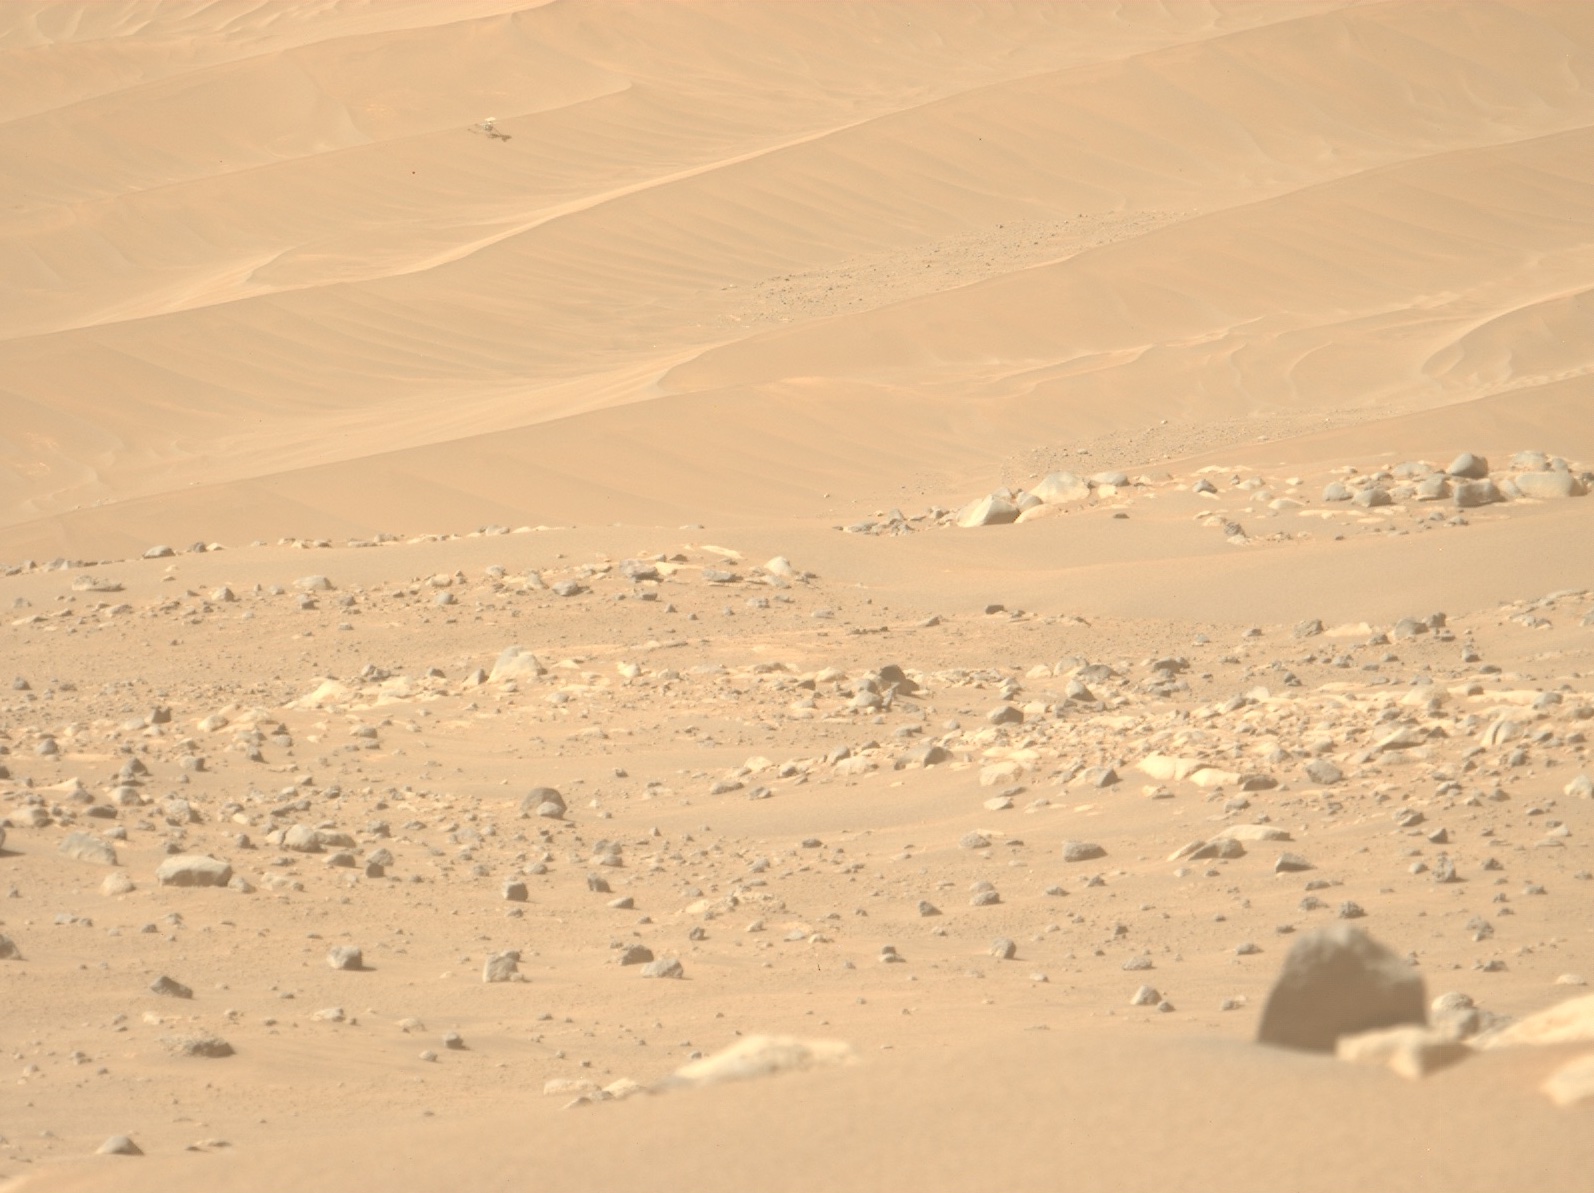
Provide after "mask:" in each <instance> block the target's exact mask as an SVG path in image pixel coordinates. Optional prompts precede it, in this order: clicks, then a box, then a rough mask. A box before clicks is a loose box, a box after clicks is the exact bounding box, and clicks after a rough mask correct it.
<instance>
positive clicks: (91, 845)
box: [56, 833, 116, 866]
mask: <svg viewBox="0 0 1594 1193" xmlns="http://www.w3.org/2000/svg"><path fill="white" fill-rule="evenodd" d="M56 851H57V852H58V853H60V854H61V855H62V856H63V857H70V858H76V859H77V860H78V861H80V862H93V863H94V864H95V865H97V866H114V865H116V848H115V846H113V845H112V844H111V843H110V842H109V841H102V840H100V838H98V837H95V836H92V835H90V834H89V833H68V834H67V835H66V836H65V837H63V838H62V839H61V844H59V845H57V846H56Z"/></svg>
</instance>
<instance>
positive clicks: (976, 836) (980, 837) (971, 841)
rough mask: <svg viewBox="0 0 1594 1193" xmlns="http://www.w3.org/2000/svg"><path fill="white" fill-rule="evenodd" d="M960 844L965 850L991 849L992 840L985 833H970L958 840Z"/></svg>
mask: <svg viewBox="0 0 1594 1193" xmlns="http://www.w3.org/2000/svg"><path fill="white" fill-rule="evenodd" d="M958 844H959V845H960V846H962V847H963V848H964V849H989V848H990V847H991V839H990V838H989V837H987V836H986V835H985V834H984V833H974V832H969V833H964V834H963V836H962V837H960V838H959V839H958Z"/></svg>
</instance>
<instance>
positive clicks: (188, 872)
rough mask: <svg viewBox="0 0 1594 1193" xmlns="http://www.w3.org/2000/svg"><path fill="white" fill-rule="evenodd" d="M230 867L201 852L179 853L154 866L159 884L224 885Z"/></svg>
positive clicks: (229, 876)
mask: <svg viewBox="0 0 1594 1193" xmlns="http://www.w3.org/2000/svg"><path fill="white" fill-rule="evenodd" d="M230 878H232V867H231V866H230V865H228V864H227V863H226V862H223V861H218V860H217V859H215V858H213V857H208V856H206V855H205V854H202V853H179V854H174V855H173V856H171V857H169V858H167V859H166V860H165V861H163V862H162V863H161V864H160V865H159V866H157V867H156V868H155V881H156V882H158V883H160V885H161V886H226V885H227V882H228V880H229V879H230Z"/></svg>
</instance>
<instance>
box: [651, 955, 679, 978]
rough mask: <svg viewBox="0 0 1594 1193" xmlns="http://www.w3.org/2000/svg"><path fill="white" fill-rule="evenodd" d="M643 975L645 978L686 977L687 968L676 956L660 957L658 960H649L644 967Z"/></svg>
mask: <svg viewBox="0 0 1594 1193" xmlns="http://www.w3.org/2000/svg"><path fill="white" fill-rule="evenodd" d="M642 976H643V977H645V978H684V977H685V976H686V970H685V969H683V968H682V967H681V963H680V962H679V961H677V960H676V959H675V958H674V957H660V958H659V959H658V960H657V961H649V962H648V963H647V964H646V965H644V966H643V967H642Z"/></svg>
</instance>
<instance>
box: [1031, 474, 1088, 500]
mask: <svg viewBox="0 0 1594 1193" xmlns="http://www.w3.org/2000/svg"><path fill="white" fill-rule="evenodd" d="M1030 493H1031V494H1032V495H1033V496H1035V497H1037V498H1039V499H1040V501H1041V502H1043V503H1044V504H1046V505H1070V504H1074V503H1077V502H1081V501H1088V500H1090V484H1089V482H1087V481H1085V480H1083V479H1082V478H1080V477H1077V476H1075V475H1074V474H1073V473H1072V472H1052V473H1048V474H1047V475H1046V477H1045V479H1043V480H1042V481H1041V482H1040V483H1039V484H1037V485H1036V486H1034V488H1032V489H1030Z"/></svg>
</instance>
